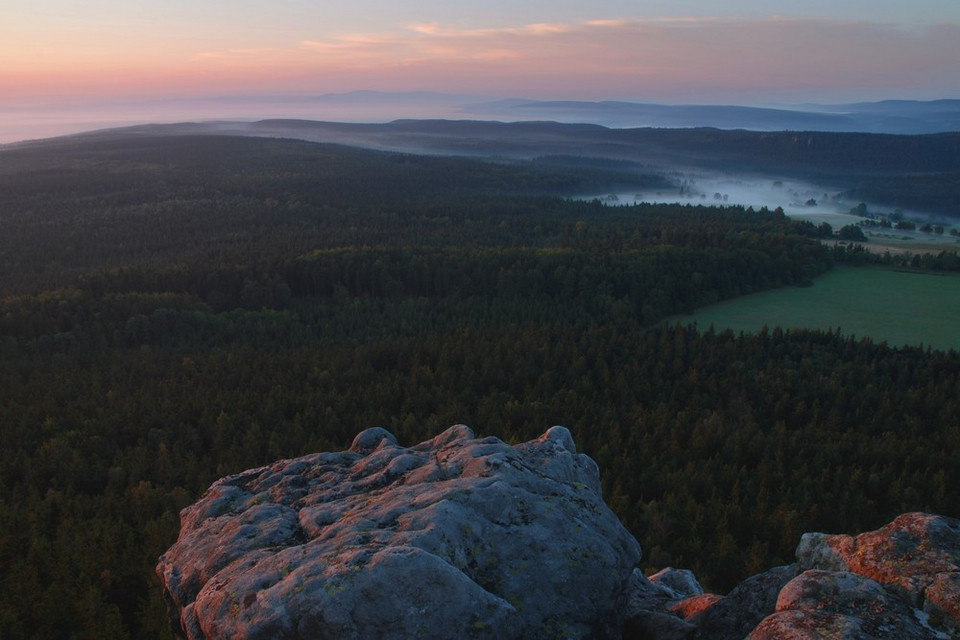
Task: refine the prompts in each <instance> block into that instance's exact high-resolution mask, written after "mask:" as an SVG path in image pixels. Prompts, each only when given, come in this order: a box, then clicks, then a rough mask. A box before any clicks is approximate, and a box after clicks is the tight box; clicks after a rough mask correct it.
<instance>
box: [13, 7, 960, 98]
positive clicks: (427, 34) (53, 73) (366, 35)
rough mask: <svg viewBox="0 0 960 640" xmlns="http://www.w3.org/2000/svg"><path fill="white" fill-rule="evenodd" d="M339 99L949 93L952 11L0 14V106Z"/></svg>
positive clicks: (958, 72)
mask: <svg viewBox="0 0 960 640" xmlns="http://www.w3.org/2000/svg"><path fill="white" fill-rule="evenodd" d="M356 90H378V91H439V92H447V93H456V94H464V95H479V96H495V97H524V98H539V99H578V100H602V99H621V100H636V101H643V102H659V103H724V104H763V105H769V104H787V103H797V102H820V103H831V102H832V103H837V102H849V101H858V100H880V99H887V98H908V99H935V98H960V1H958V0H910V1H909V2H905V1H903V0H829V1H828V0H783V1H777V0H739V1H738V0H593V1H589V2H588V1H584V0H523V1H522V2H517V0H470V1H469V2H468V1H464V0H410V1H406V0H347V1H344V0H337V1H336V2H332V1H327V0H269V1H266V0H84V1H83V2H80V1H79V0H3V3H2V7H0V107H2V106H7V107H9V106H10V105H35V104H44V105H50V104H59V105H75V104H83V103H89V102H101V103H102V102H105V101H136V100H152V99H158V98H177V99H190V98H198V97H199V98H213V97H222V96H285V95H318V94H326V93H343V92H350V91H356ZM0 117H2V114H0Z"/></svg>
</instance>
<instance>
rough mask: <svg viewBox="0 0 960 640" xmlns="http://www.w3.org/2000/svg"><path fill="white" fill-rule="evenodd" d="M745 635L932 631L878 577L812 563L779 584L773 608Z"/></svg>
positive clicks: (921, 635)
mask: <svg viewBox="0 0 960 640" xmlns="http://www.w3.org/2000/svg"><path fill="white" fill-rule="evenodd" d="M749 637H750V640H773V639H775V638H851V639H858V640H859V639H864V640H866V639H874V638H876V639H880V638H900V639H902V640H933V638H936V637H937V635H936V634H935V633H934V632H933V631H932V630H930V629H928V628H925V627H924V626H922V625H921V624H920V622H919V620H918V618H917V617H916V616H915V615H914V611H913V609H912V607H910V605H908V604H907V603H906V601H904V600H903V599H901V598H899V597H897V596H896V595H894V594H891V593H890V592H888V591H887V590H886V589H884V588H883V586H882V585H880V584H879V583H878V582H875V581H873V580H871V579H869V578H866V577H864V576H861V575H858V574H855V573H850V572H846V571H821V570H817V569H811V570H808V571H805V572H804V573H802V574H800V575H799V576H797V577H796V578H794V579H793V580H791V581H790V582H789V583H787V584H786V586H784V587H783V589H782V590H781V591H780V595H779V597H778V598H777V613H776V614H774V615H772V616H769V617H767V618H766V619H764V620H763V622H761V623H760V625H758V626H757V628H756V629H754V631H753V632H752V633H751V634H750V636H749Z"/></svg>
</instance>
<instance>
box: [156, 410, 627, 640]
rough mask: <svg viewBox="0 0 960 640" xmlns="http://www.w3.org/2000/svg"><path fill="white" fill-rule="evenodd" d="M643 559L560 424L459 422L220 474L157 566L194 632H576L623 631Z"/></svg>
mask: <svg viewBox="0 0 960 640" xmlns="http://www.w3.org/2000/svg"><path fill="white" fill-rule="evenodd" d="M639 560H640V547H639V545H638V544H637V542H636V540H635V539H634V538H633V536H631V535H630V534H629V533H628V532H627V531H626V530H625V529H624V528H623V526H622V525H621V524H620V521H619V520H618V518H617V517H616V516H615V515H614V514H613V512H612V511H610V509H609V508H607V506H606V505H605V504H604V502H603V500H602V498H601V494H600V480H599V473H598V470H597V466H596V464H595V463H594V462H593V461H592V460H591V459H590V458H589V457H587V456H586V455H583V454H579V453H577V451H576V448H575V446H574V442H573V439H572V437H571V435H570V432H569V431H568V430H567V429H566V428H564V427H553V428H551V429H549V430H548V431H547V432H546V433H544V434H543V435H542V436H541V437H540V438H539V439H537V440H533V441H531V442H526V443H523V444H519V445H515V446H511V445H508V444H506V443H504V442H502V441H501V440H498V439H496V438H480V439H478V438H475V437H474V434H473V432H472V431H471V430H470V429H469V428H468V427H465V426H462V425H458V426H454V427H451V428H449V429H447V430H446V431H444V432H443V433H441V434H440V435H438V436H437V437H435V438H433V439H432V440H429V441H427V442H423V443H420V444H418V445H416V446H413V447H409V448H408V447H402V446H400V445H398V444H397V441H396V439H395V438H394V436H393V435H392V434H390V433H389V432H387V431H385V430H383V429H379V428H375V429H368V430H366V431H363V432H362V433H360V434H359V435H358V436H357V437H356V438H355V440H354V441H353V444H352V446H351V447H350V449H349V450H347V451H342V452H337V453H320V454H315V455H309V456H305V457H302V458H297V459H294V460H285V461H281V462H277V463H275V464H272V465H270V466H267V467H262V468H259V469H253V470H250V471H246V472H244V473H241V474H238V475H234V476H230V477H227V478H223V479H221V480H219V481H217V482H216V483H214V484H213V486H211V487H210V489H209V490H208V491H207V492H206V493H205V494H204V495H203V496H202V497H201V498H200V500H199V501H198V502H196V503H195V504H194V505H192V506H190V507H188V508H186V509H184V510H183V512H182V513H181V529H180V536H179V538H178V540H177V542H176V544H174V545H173V547H172V548H170V549H169V550H168V551H167V552H166V553H165V554H164V555H163V556H162V557H161V558H160V563H159V565H158V568H157V571H158V574H159V575H160V577H161V580H162V582H163V585H164V592H165V595H166V598H167V601H168V605H169V608H170V611H171V613H172V614H173V616H172V617H173V618H174V620H173V624H174V627H175V631H176V632H177V633H178V634H179V635H180V636H181V637H186V638H191V639H197V638H269V639H281V638H321V637H322V638H325V639H331V638H354V639H360V638H565V637H576V638H580V637H618V636H619V634H620V626H621V624H622V619H623V614H622V613H621V612H622V610H623V605H624V602H625V601H626V597H627V595H626V592H627V586H628V584H629V582H630V577H631V573H632V571H633V569H634V567H635V565H636V564H637V563H638V562H639Z"/></svg>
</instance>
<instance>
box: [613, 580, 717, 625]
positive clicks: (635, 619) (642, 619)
mask: <svg viewBox="0 0 960 640" xmlns="http://www.w3.org/2000/svg"><path fill="white" fill-rule="evenodd" d="M654 579H656V580H657V582H654V581H653V580H654ZM674 581H675V582H676V585H675V586H676V587H677V588H678V589H679V591H680V592H685V591H687V590H690V591H695V590H698V589H699V590H700V592H701V593H702V591H703V590H702V589H701V588H700V584H699V583H698V582H697V580H696V578H695V577H693V573H691V572H689V571H685V570H684V571H681V570H677V569H673V568H667V569H664V570H663V571H660V572H658V573H656V574H654V575H653V576H651V577H650V578H648V577H647V576H645V575H644V574H643V572H642V571H640V569H634V570H633V574H632V575H631V576H630V582H629V585H628V589H627V602H626V605H625V607H624V616H625V622H624V627H623V638H624V640H684V639H686V638H690V637H691V636H692V634H693V632H694V631H695V629H696V627H695V626H694V625H693V624H691V623H689V622H687V621H685V620H684V619H683V617H682V616H680V615H678V614H676V613H674V612H672V611H670V605H671V604H672V603H674V602H676V601H677V600H678V599H680V598H682V597H684V596H683V595H682V593H678V591H676V590H674V589H673V588H671V586H669V585H670V584H671V583H673V582H674ZM694 585H695V586H694Z"/></svg>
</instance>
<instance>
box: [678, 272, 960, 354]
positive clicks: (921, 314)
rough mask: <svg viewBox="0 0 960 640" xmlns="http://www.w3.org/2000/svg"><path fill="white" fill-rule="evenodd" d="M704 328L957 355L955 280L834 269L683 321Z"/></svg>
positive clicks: (958, 281)
mask: <svg viewBox="0 0 960 640" xmlns="http://www.w3.org/2000/svg"><path fill="white" fill-rule="evenodd" d="M682 322H696V323H697V325H698V326H699V327H700V328H701V329H706V328H707V327H709V326H710V325H713V326H714V328H715V329H717V330H718V331H719V330H722V329H726V328H730V329H733V330H734V331H737V332H741V331H743V332H748V333H750V332H755V331H758V330H760V329H761V328H763V327H764V326H767V327H770V328H773V327H775V326H780V327H783V328H784V329H833V330H835V329H837V328H839V329H840V330H841V331H842V333H843V334H844V335H852V336H855V337H861V338H870V339H872V340H873V341H875V342H881V341H886V342H887V343H888V344H890V345H891V346H906V345H910V346H916V345H920V344H922V345H924V346H930V347H932V348H934V349H942V350H947V349H956V350H960V276H958V275H952V274H939V273H930V272H905V271H895V270H890V269H873V268H853V267H845V268H835V269H833V270H832V271H830V272H829V273H827V274H826V275H824V276H821V277H819V278H817V279H816V280H815V281H814V284H813V286H812V287H792V288H782V289H775V290H772V291H767V292H764V293H758V294H753V295H749V296H744V297H741V298H736V299H734V300H728V301H725V302H721V303H719V304H716V305H712V306H710V307H704V308H703V309H700V310H698V311H696V312H695V313H693V314H691V315H689V316H685V317H684V318H683V319H682Z"/></svg>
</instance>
